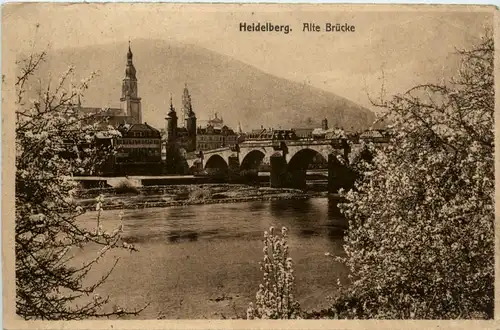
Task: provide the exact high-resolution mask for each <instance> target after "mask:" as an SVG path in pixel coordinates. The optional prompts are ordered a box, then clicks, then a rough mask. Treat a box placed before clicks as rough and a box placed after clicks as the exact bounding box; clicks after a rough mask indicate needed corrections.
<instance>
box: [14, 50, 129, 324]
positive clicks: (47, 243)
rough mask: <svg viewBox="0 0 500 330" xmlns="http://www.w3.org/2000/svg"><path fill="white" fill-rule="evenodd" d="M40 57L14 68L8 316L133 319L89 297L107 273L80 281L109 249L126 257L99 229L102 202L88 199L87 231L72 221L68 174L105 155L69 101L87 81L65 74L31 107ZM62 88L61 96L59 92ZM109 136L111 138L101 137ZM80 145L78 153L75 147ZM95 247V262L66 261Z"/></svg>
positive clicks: (72, 188) (74, 209)
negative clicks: (91, 210) (12, 296)
mask: <svg viewBox="0 0 500 330" xmlns="http://www.w3.org/2000/svg"><path fill="white" fill-rule="evenodd" d="M45 56H46V54H45V52H42V53H39V54H31V55H30V56H29V57H28V58H27V59H25V60H22V61H20V62H18V63H17V64H18V65H20V67H21V70H20V74H19V76H18V77H17V81H16V88H17V107H16V119H17V120H16V128H15V133H16V142H15V143H16V183H15V185H16V186H15V189H16V193H15V196H16V199H15V208H16V211H15V256H16V311H17V314H18V315H20V316H22V317H23V318H25V319H44V320H56V319H63V320H72V319H83V318H90V317H100V316H113V315H118V316H120V315H124V314H130V313H132V314H136V313H137V312H138V311H132V312H129V311H124V310H122V309H115V311H114V312H104V311H103V308H104V307H105V306H107V304H108V298H107V297H100V296H99V295H97V294H95V293H96V289H98V288H99V286H100V285H101V284H102V283H103V282H104V281H105V280H106V279H107V278H108V276H109V275H110V273H111V271H112V270H113V268H114V266H115V265H116V262H117V260H116V262H115V263H114V264H113V266H112V267H111V269H110V270H109V272H107V273H105V274H104V275H103V276H102V278H101V279H100V280H98V281H97V282H96V283H93V284H90V285H84V284H83V283H84V282H83V281H84V280H85V278H86V275H87V274H88V273H89V272H90V271H91V269H92V268H93V266H94V265H95V264H96V263H97V262H98V261H100V260H101V259H102V258H103V257H104V255H105V254H106V252H107V251H109V250H110V249H113V248H118V247H119V248H125V249H130V250H133V249H134V248H133V247H132V246H128V245H127V244H126V243H124V242H122V241H121V232H122V229H123V226H122V225H120V227H118V228H116V229H115V230H114V231H112V232H107V231H105V230H104V229H103V228H102V226H101V224H100V211H101V205H102V202H103V199H102V196H99V197H97V199H96V211H97V219H96V225H95V228H83V227H82V226H79V224H78V222H77V217H78V216H80V215H82V214H83V213H84V212H85V211H84V210H83V209H82V208H81V207H79V206H76V205H75V203H74V201H73V198H74V196H75V193H76V191H77V183H76V182H75V181H73V180H71V176H72V175H73V174H74V173H84V172H87V173H89V172H91V171H92V170H93V169H94V165H95V164H98V163H99V160H100V159H102V158H103V155H107V154H109V152H111V151H112V150H110V149H109V148H106V147H102V148H100V147H97V146H96V144H95V141H96V140H95V134H96V133H97V131H98V129H99V127H98V124H97V123H95V124H86V122H89V121H92V118H90V116H87V115H82V114H80V113H79V112H78V107H77V106H75V102H74V101H75V99H76V98H77V97H79V96H80V95H81V93H82V91H84V90H85V89H86V88H87V85H88V82H89V80H83V81H82V82H81V84H80V85H78V86H75V85H73V84H70V80H71V76H72V73H73V69H72V68H70V69H69V70H68V71H66V72H65V73H64V74H63V76H62V77H61V79H60V80H59V81H58V83H57V84H56V85H55V88H51V87H54V86H51V82H49V83H48V85H47V87H46V88H44V89H43V90H42V89H39V90H38V93H37V94H38V95H37V96H36V98H35V99H34V100H33V101H28V100H27V98H28V96H27V95H29V94H30V93H31V92H32V91H33V89H32V88H31V87H32V86H33V84H32V83H31V80H30V78H33V76H34V75H35V73H36V70H37V68H38V67H39V65H40V63H42V62H43V61H44V58H45ZM65 85H66V86H67V85H70V88H69V90H68V89H65V88H64V86H65ZM101 133H102V134H107V135H108V136H114V134H117V132H116V131H114V130H112V129H109V130H107V131H106V132H101ZM82 146H84V147H83V148H82ZM85 246H98V247H100V248H101V249H100V251H99V252H98V253H97V254H96V256H95V258H93V259H92V260H88V261H86V262H85V263H83V264H81V265H79V266H78V265H77V263H76V262H72V261H73V260H72V258H73V257H72V256H71V255H70V254H71V252H73V251H74V249H77V248H83V247H85Z"/></svg>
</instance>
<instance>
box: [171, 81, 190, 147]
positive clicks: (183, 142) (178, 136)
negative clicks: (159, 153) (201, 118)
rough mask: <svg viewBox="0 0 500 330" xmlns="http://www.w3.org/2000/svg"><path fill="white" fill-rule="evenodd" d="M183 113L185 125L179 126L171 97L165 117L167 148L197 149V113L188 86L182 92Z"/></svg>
mask: <svg viewBox="0 0 500 330" xmlns="http://www.w3.org/2000/svg"><path fill="white" fill-rule="evenodd" d="M182 113H183V117H184V121H185V123H184V126H181V127H179V125H178V116H177V112H176V110H175V107H174V105H173V102H172V97H170V109H169V111H168V113H167V116H166V117H165V137H164V140H165V145H166V150H167V152H168V150H169V149H170V150H172V149H173V148H174V147H175V148H176V149H184V151H185V152H191V151H195V150H196V114H195V113H194V111H193V106H192V103H191V95H190V94H189V90H188V88H187V86H184V91H183V94H182Z"/></svg>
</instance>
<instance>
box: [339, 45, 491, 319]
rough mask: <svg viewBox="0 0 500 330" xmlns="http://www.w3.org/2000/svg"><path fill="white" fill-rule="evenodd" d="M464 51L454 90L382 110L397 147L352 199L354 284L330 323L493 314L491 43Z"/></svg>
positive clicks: (349, 250) (368, 172)
mask: <svg viewBox="0 0 500 330" xmlns="http://www.w3.org/2000/svg"><path fill="white" fill-rule="evenodd" d="M459 53H460V55H461V56H462V57H463V63H462V66H461V67H460V69H459V72H458V75H457V76H456V78H454V79H453V80H452V81H451V82H450V83H448V84H446V85H420V86H417V87H415V88H413V89H411V90H410V91H408V92H407V93H405V94H404V95H398V96H396V97H394V98H393V99H392V100H391V101H390V102H386V103H384V104H383V106H384V107H385V108H386V109H387V115H388V116H389V117H390V118H391V121H392V122H393V124H392V127H391V141H390V143H389V145H388V146H387V147H386V148H384V149H382V150H379V151H378V152H376V153H375V157H374V159H373V162H372V164H371V165H368V164H365V166H366V167H365V172H364V177H363V179H362V181H361V182H360V183H359V184H358V185H357V187H356V188H357V189H355V190H351V191H350V192H348V193H347V194H345V197H346V198H347V200H348V202H347V203H346V204H344V205H342V210H343V212H344V213H345V215H346V217H347V218H348V220H349V230H348V232H347V234H346V237H345V245H344V247H345V252H346V258H343V261H344V262H345V263H346V264H347V265H348V266H349V267H350V270H351V272H352V280H353V282H352V285H351V286H350V287H348V288H347V289H345V292H344V293H345V294H344V295H343V297H342V298H340V299H339V300H338V301H337V302H336V303H335V305H334V306H333V307H332V309H331V312H332V313H331V316H332V315H335V317H343V318H344V317H346V318H391V319H392V318H417V319H426V318H444V319H452V318H477V317H489V318H491V317H492V316H493V314H492V313H493V283H494V182H495V178H494V157H493V152H494V144H493V141H494V133H493V129H494V126H493V117H494V79H493V72H494V71H493V58H494V46H493V39H492V38H491V37H486V38H484V39H483V41H482V42H481V43H480V44H479V45H477V46H475V47H474V48H472V49H471V50H467V51H460V52H459Z"/></svg>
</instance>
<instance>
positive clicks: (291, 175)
mask: <svg viewBox="0 0 500 330" xmlns="http://www.w3.org/2000/svg"><path fill="white" fill-rule="evenodd" d="M313 163H317V164H321V166H320V167H318V168H328V156H327V157H326V158H325V157H324V156H323V155H322V154H321V153H320V152H318V151H317V150H314V149H309V148H304V149H301V150H299V151H297V152H296V153H295V154H294V155H293V156H292V157H291V158H290V161H289V162H288V165H287V173H288V180H289V182H290V184H291V185H292V186H293V187H295V188H304V187H305V186H306V175H307V169H308V168H310V165H311V164H313Z"/></svg>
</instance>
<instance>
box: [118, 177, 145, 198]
mask: <svg viewBox="0 0 500 330" xmlns="http://www.w3.org/2000/svg"><path fill="white" fill-rule="evenodd" d="M114 189H115V193H117V194H136V195H138V194H140V193H141V192H140V190H139V189H138V188H137V187H135V186H134V185H133V184H132V182H130V181H128V180H122V181H120V182H119V183H118V184H117V185H116V187H115V188H114Z"/></svg>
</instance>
